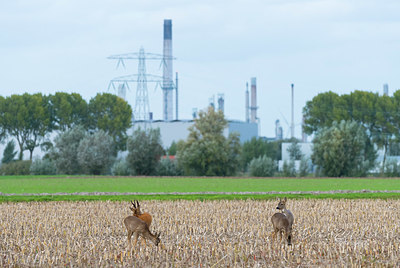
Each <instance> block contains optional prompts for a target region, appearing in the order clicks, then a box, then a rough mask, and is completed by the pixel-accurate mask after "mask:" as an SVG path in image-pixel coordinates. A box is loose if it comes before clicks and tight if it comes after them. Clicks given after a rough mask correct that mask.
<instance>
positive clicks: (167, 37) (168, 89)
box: [162, 20, 174, 121]
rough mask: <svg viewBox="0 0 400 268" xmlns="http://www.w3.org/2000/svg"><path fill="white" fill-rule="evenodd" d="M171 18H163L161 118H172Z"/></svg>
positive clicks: (169, 119)
mask: <svg viewBox="0 0 400 268" xmlns="http://www.w3.org/2000/svg"><path fill="white" fill-rule="evenodd" d="M172 58H173V57H172V20H164V52H163V63H164V64H163V66H164V67H163V86H162V90H163V119H164V120H165V121H171V120H172V114H173V109H172V108H173V107H172V94H173V89H174V87H173V82H172Z"/></svg>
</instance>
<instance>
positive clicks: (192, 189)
mask: <svg viewBox="0 0 400 268" xmlns="http://www.w3.org/2000/svg"><path fill="white" fill-rule="evenodd" d="M364 189H366V190H378V191H384V190H400V179H374V178H372V179H371V178H301V179H299V178H261V179H260V178H203V177H201V178H184V177H182V178H181V177H174V178H168V177H79V176H77V177H36V176H21V177H7V176H4V177H0V192H1V193H3V194H39V193H49V194H55V193H76V192H88V193H92V192H118V193H132V192H134V193H155V194H154V195H150V196H134V197H133V198H137V199H141V200H144V199H167V200H171V199H237V198H239V199H246V198H255V199H268V198H274V196H273V195H269V196H266V195H263V196H260V195H253V194H247V195H241V196H237V195H220V194H216V193H218V192H270V191H274V192H291V191H301V192H303V191H332V190H353V191H359V190H364ZM173 192H186V193H196V192H197V193H199V192H214V193H210V194H193V195H189V196H178V195H173V194H171V195H167V196H160V195H157V193H173ZM215 192H216V193H215ZM290 197H300V198H304V197H305V198H316V197H317V198H326V197H334V198H399V197H400V194H399V193H348V194H335V196H333V195H332V194H324V195H319V196H315V195H313V194H292V195H290ZM88 199H89V200H129V199H132V196H114V197H113V196H91V197H88V196H55V195H54V196H40V197H37V196H30V197H26V196H4V195H2V196H0V201H33V200H37V201H49V200H88Z"/></svg>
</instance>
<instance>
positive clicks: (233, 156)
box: [177, 107, 241, 176]
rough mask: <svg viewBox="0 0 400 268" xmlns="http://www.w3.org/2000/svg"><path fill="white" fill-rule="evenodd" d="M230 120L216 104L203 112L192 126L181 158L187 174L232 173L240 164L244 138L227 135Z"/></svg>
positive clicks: (217, 174) (179, 152) (216, 174)
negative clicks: (224, 132)
mask: <svg viewBox="0 0 400 268" xmlns="http://www.w3.org/2000/svg"><path fill="white" fill-rule="evenodd" d="M227 124H228V123H227V121H226V120H225V118H224V114H223V113H222V112H221V111H215V110H214V109H213V108H212V107H209V108H208V110H207V111H206V112H205V111H200V112H199V115H198V118H197V119H196V120H195V122H194V124H193V125H192V126H191V127H189V137H188V139H187V141H186V142H184V144H183V145H182V146H181V147H180V149H179V150H178V153H177V159H178V161H179V163H180V165H181V166H182V167H183V168H184V171H185V173H186V174H192V175H199V176H228V175H233V174H235V173H236V171H237V169H238V166H239V155H240V149H241V148H240V141H239V137H238V135H236V134H232V133H231V134H230V135H229V137H228V138H226V137H225V136H224V135H223V131H224V129H225V127H226V126H227Z"/></svg>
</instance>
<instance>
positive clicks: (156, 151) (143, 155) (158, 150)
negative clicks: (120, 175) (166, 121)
mask: <svg viewBox="0 0 400 268" xmlns="http://www.w3.org/2000/svg"><path fill="white" fill-rule="evenodd" d="M127 149H128V156H127V158H126V161H127V162H128V164H129V166H130V168H131V169H132V170H133V171H134V172H135V174H137V175H153V174H155V173H156V168H157V164H158V161H159V160H160V157H161V156H162V155H163V154H164V149H163V147H162V145H161V135H160V129H148V130H141V129H140V128H139V129H137V130H135V132H133V135H132V136H131V137H128V142H127Z"/></svg>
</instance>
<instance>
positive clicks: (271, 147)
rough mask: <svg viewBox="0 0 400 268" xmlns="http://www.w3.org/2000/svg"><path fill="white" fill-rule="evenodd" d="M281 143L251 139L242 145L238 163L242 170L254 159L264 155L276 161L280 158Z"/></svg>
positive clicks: (257, 138)
mask: <svg viewBox="0 0 400 268" xmlns="http://www.w3.org/2000/svg"><path fill="white" fill-rule="evenodd" d="M281 146H282V141H267V140H265V139H263V138H261V137H253V138H252V139H251V140H250V141H246V142H244V143H243V145H242V152H241V155H240V163H241V167H242V169H243V170H245V169H246V168H247V167H248V164H249V163H250V161H251V160H252V159H254V158H258V157H260V156H263V155H266V156H268V157H270V158H271V159H273V160H275V161H277V160H279V159H280V158H281Z"/></svg>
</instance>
